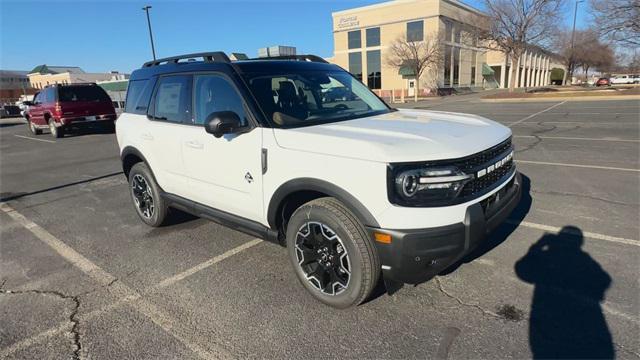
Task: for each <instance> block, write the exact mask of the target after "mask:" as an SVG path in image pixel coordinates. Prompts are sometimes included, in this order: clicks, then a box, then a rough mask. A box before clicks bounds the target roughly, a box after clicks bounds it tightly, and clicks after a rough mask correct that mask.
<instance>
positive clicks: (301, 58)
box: [251, 55, 329, 64]
mask: <svg viewBox="0 0 640 360" xmlns="http://www.w3.org/2000/svg"><path fill="white" fill-rule="evenodd" d="M251 60H296V61H310V62H319V63H325V64H328V63H329V62H328V61H327V60H325V59H323V58H321V57H320V56H318V55H282V56H268V57H259V58H253V59H251Z"/></svg>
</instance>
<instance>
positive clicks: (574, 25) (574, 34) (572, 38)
mask: <svg viewBox="0 0 640 360" xmlns="http://www.w3.org/2000/svg"><path fill="white" fill-rule="evenodd" d="M583 1H584V0H577V1H576V7H575V10H574V12H573V30H571V52H570V56H569V69H567V70H569V81H572V80H573V66H574V64H573V42H574V40H575V37H576V17H578V4H580V3H581V2H583ZM565 85H566V84H565Z"/></svg>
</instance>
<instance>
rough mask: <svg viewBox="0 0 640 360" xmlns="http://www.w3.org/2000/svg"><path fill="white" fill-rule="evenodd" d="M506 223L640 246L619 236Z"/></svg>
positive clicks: (507, 221) (632, 240)
mask: <svg viewBox="0 0 640 360" xmlns="http://www.w3.org/2000/svg"><path fill="white" fill-rule="evenodd" d="M506 223H508V224H511V225H518V226H524V227H528V228H531V229H536V230H542V231H549V232H554V233H560V232H561V231H562V233H564V234H570V235H581V236H584V237H587V238H591V239H596V240H603V241H609V242H614V243H618V244H625V245H633V246H640V240H634V239H627V238H622V237H617V236H610V235H604V234H598V233H594V232H589V231H580V232H579V233H578V232H572V231H568V230H566V229H565V230H563V229H562V228H560V227H557V226H551V225H544V224H536V223H532V222H528V221H516V220H511V219H507V220H506Z"/></svg>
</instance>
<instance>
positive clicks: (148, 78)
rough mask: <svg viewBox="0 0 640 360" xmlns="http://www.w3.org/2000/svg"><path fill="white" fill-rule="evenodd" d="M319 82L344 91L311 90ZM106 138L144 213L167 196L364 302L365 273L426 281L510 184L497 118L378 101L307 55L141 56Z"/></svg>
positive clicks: (332, 300) (149, 217)
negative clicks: (345, 94) (331, 98)
mask: <svg viewBox="0 0 640 360" xmlns="http://www.w3.org/2000/svg"><path fill="white" fill-rule="evenodd" d="M196 58H203V59H204V61H182V60H187V59H196ZM327 87H329V88H330V87H344V88H345V89H349V92H350V93H349V97H351V98H353V99H354V100H353V101H349V102H342V103H339V104H335V103H331V102H326V101H325V100H323V98H322V96H321V94H322V90H323V89H326V88H327ZM297 89H302V90H303V94H301V93H300V91H297ZM275 92H277V94H278V96H277V100H276V97H275V96H274V93H275ZM116 135H117V140H118V144H119V147H120V156H121V160H122V166H123V170H124V174H125V176H126V177H127V179H128V181H129V192H130V196H131V198H132V203H133V205H134V207H135V211H136V212H137V215H138V216H139V217H140V219H141V220H142V221H143V222H144V223H146V224H148V225H150V226H160V225H161V224H163V222H165V220H167V218H168V217H170V215H171V213H172V211H173V210H172V209H174V208H175V209H180V210H183V211H187V212H190V213H193V214H195V215H197V216H201V217H204V218H207V219H211V220H214V221H217V222H219V223H221V224H224V225H227V226H230V227H232V228H233V229H236V230H240V231H243V232H246V233H248V234H251V235H253V236H258V237H260V238H263V239H266V240H270V241H273V242H276V243H280V244H283V245H286V248H287V253H288V256H289V259H290V261H291V264H292V267H293V271H294V272H295V274H296V276H297V277H298V279H299V280H300V282H301V284H302V285H303V286H304V287H305V288H306V289H307V290H308V291H309V292H310V293H311V294H312V295H313V296H314V297H315V298H316V299H318V300H320V301H322V302H324V303H325V304H328V305H330V306H333V307H337V308H346V307H350V306H355V305H357V304H359V303H361V302H362V301H364V300H365V299H366V298H367V297H368V296H369V294H370V293H371V291H372V290H373V288H374V286H376V284H377V282H378V279H379V277H380V276H382V277H383V278H384V281H385V282H387V283H389V282H391V283H393V282H404V283H411V284H416V283H420V282H423V281H426V280H428V279H430V278H432V277H433V276H434V275H436V274H438V273H439V272H441V271H442V270H443V269H445V268H447V267H449V266H450V265H451V264H453V263H454V262H456V261H458V260H459V259H461V258H462V257H463V256H464V255H465V254H467V253H469V252H470V251H472V250H473V249H474V248H476V247H477V246H478V245H479V244H480V243H482V241H483V239H484V238H485V237H486V235H487V234H488V233H490V232H491V231H492V230H494V229H495V228H496V227H497V226H498V225H499V224H500V223H502V222H503V220H504V219H506V217H507V216H508V215H509V213H510V212H511V211H512V210H513V209H514V208H515V207H516V205H517V204H518V202H519V200H520V196H521V183H522V182H521V181H522V180H521V178H520V175H519V173H518V172H517V171H516V166H515V162H514V160H513V145H512V143H511V135H512V133H511V130H510V129H509V128H507V127H505V126H502V125H500V124H498V123H496V122H493V121H491V120H488V119H486V118H483V117H480V116H476V115H468V114H456V113H449V112H439V111H426V110H413V109H406V110H396V109H392V108H390V107H389V106H388V105H387V104H385V103H384V102H383V101H382V100H381V99H379V98H378V97H377V96H376V95H375V94H374V93H373V92H371V91H370V90H369V89H368V88H367V87H366V86H365V85H363V84H362V83H361V82H360V81H358V80H357V79H356V78H355V77H353V76H352V75H351V74H349V73H348V72H346V71H345V70H343V69H342V68H340V67H339V66H336V65H333V64H329V63H327V62H326V61H325V60H323V59H322V58H320V57H317V56H313V55H299V56H287V57H276V58H266V59H256V60H245V61H235V62H231V61H230V60H229V58H228V57H227V55H226V54H224V53H222V52H214V53H204V54H190V55H185V56H178V57H172V58H166V59H159V60H154V61H150V62H148V63H145V64H144V65H143V66H142V68H140V69H138V70H135V71H134V72H133V73H132V74H131V79H130V81H129V88H128V93H127V100H126V106H125V111H124V113H123V114H122V115H120V118H119V119H118V121H117V123H116Z"/></svg>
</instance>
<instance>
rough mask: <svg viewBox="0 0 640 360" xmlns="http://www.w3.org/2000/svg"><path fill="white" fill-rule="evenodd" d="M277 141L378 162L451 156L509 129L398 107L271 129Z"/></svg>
mask: <svg viewBox="0 0 640 360" xmlns="http://www.w3.org/2000/svg"><path fill="white" fill-rule="evenodd" d="M274 134H275V138H276V141H277V143H278V145H279V146H281V147H283V148H286V149H291V150H298V151H308V152H313V153H320V154H327V155H333V156H339V157H350V158H355V159H361V160H369V161H379V162H409V161H428V160H442V159H455V158H460V157H464V156H467V155H471V154H474V153H477V152H480V151H482V150H485V149H487V148H489V147H491V146H493V145H496V144H498V143H500V142H502V141H504V140H506V139H507V138H508V137H509V136H511V130H510V129H509V128H507V127H505V126H503V125H501V124H498V123H497V122H494V121H491V120H488V119H485V118H483V117H480V116H477V115H472V114H460V113H451V112H442V111H427V110H413V109H411V110H410V109H400V110H399V111H394V112H391V113H387V114H383V115H376V116H370V117H365V118H359V119H354V120H348V121H342V122H336V123H329V124H322V125H314V126H308V127H302V128H293V129H274Z"/></svg>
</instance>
